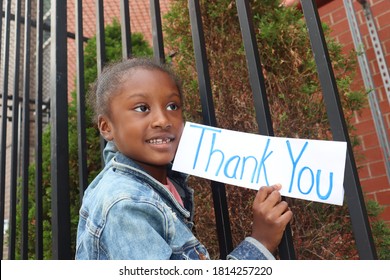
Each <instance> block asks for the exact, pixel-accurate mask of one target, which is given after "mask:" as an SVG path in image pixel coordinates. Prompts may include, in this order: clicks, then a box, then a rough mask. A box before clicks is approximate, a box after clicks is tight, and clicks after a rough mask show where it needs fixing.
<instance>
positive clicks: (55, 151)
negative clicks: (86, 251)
mask: <svg viewBox="0 0 390 280" xmlns="http://www.w3.org/2000/svg"><path fill="white" fill-rule="evenodd" d="M67 2H68V1H66V0H63V1H56V0H52V1H51V7H52V15H51V61H50V64H51V76H50V89H51V90H50V108H51V119H50V124H51V183H52V194H51V196H52V202H51V203H52V234H53V236H52V240H53V241H52V242H53V244H52V246H53V247H52V249H53V258H54V259H71V245H70V244H71V242H70V203H69V155H68V150H69V149H68V146H69V144H68V79H67V75H68V74H67V71H68V67H67V24H66V21H67V12H66V11H67Z"/></svg>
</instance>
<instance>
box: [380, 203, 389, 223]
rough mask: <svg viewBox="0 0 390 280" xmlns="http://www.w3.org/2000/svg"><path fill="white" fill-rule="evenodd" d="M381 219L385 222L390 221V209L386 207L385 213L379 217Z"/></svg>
mask: <svg viewBox="0 0 390 280" xmlns="http://www.w3.org/2000/svg"><path fill="white" fill-rule="evenodd" d="M379 218H380V219H382V220H384V221H390V207H389V206H385V207H384V210H383V212H382V213H381V214H380V215H379Z"/></svg>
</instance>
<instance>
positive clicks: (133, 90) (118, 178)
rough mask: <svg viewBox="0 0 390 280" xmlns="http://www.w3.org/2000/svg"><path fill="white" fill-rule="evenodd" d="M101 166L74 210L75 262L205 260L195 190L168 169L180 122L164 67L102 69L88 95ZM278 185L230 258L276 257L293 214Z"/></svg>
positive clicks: (135, 64) (259, 199)
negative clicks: (196, 225)
mask: <svg viewBox="0 0 390 280" xmlns="http://www.w3.org/2000/svg"><path fill="white" fill-rule="evenodd" d="M92 97H93V100H92V101H93V102H92V105H93V108H94V110H95V113H96V119H97V124H98V128H99V130H100V133H101V135H102V136H103V137H104V139H105V140H107V141H108V143H107V146H106V148H105V151H104V156H105V159H106V166H105V167H104V169H103V170H102V171H101V172H100V173H99V175H98V176H97V177H96V178H95V179H94V180H93V181H92V183H91V184H90V185H89V187H88V188H87V190H86V192H85V195H84V198H83V203H82V206H81V209H80V220H79V225H78V232H77V250H76V259H95V260H96V259H99V260H100V259H101V260H107V259H123V260H124V259H141V260H142V259H208V258H209V254H208V253H207V250H206V248H205V247H204V246H203V245H202V244H201V243H200V242H199V241H198V240H197V239H196V238H195V236H194V235H193V234H192V232H191V228H192V226H193V223H192V221H193V190H192V189H190V188H189V187H188V186H187V184H186V175H184V174H181V173H178V172H174V171H172V170H171V161H172V160H173V158H174V156H175V153H176V149H177V146H178V143H179V140H180V136H181V133H182V130H183V127H184V120H183V114H182V107H181V106H182V92H181V88H180V83H179V81H178V79H177V78H176V76H175V75H174V74H173V73H172V72H171V71H170V70H169V69H168V68H166V66H164V65H161V64H158V63H155V62H153V61H152V60H148V59H140V58H135V59H129V60H126V61H123V62H120V63H117V64H113V65H111V66H107V67H106V68H105V70H104V71H103V73H102V74H101V75H100V76H99V78H98V79H97V81H96V82H95V85H94V87H93V92H92ZM280 188H281V186H280V185H276V186H272V187H262V188H260V190H259V191H258V193H257V195H256V197H255V200H254V204H253V217H254V221H253V229H252V236H250V237H247V238H246V239H245V240H243V241H242V242H241V243H240V244H239V245H238V246H237V247H236V248H235V249H234V250H233V252H231V253H230V255H229V256H228V258H229V259H274V257H273V255H272V253H273V252H274V251H275V250H276V248H277V246H278V244H279V242H280V240H281V237H282V234H283V231H284V229H285V227H286V225H287V223H288V222H289V221H290V220H291V218H292V212H291V211H290V210H289V208H288V205H287V203H286V202H284V201H281V196H280V193H279V191H278V190H280Z"/></svg>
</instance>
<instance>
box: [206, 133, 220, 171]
mask: <svg viewBox="0 0 390 280" xmlns="http://www.w3.org/2000/svg"><path fill="white" fill-rule="evenodd" d="M215 138H216V134H215V133H213V140H211V148H210V154H209V161H208V162H207V166H206V170H205V171H206V172H207V170H209V165H210V161H211V156H212V155H213V154H214V153H216V152H218V153H220V154H221V156H222V159H221V163H220V164H219V167H218V169H217V172H216V173H215V176H218V174H219V171H220V170H221V167H222V164H223V160H224V159H225V155H224V153H223V152H222V151H221V150H219V149H215V150H213V149H214V143H215Z"/></svg>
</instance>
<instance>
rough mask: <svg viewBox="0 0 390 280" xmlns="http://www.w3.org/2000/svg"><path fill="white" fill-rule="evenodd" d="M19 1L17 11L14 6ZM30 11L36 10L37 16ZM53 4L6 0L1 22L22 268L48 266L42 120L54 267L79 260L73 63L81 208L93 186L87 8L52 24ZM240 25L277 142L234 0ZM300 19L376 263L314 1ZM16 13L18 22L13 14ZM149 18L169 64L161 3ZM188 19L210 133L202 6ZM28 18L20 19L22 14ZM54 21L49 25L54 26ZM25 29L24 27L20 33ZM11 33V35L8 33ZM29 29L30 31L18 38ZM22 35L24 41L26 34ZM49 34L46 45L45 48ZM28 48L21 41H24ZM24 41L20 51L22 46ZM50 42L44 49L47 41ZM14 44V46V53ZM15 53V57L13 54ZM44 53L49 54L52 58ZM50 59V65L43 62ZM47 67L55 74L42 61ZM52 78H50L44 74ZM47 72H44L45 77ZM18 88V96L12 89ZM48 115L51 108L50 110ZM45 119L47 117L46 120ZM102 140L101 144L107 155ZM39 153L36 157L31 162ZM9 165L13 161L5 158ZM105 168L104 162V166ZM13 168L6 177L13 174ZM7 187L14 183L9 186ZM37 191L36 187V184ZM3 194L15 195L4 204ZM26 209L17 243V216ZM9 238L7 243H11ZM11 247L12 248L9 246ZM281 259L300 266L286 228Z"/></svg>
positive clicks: (98, 10)
mask: <svg viewBox="0 0 390 280" xmlns="http://www.w3.org/2000/svg"><path fill="white" fill-rule="evenodd" d="M14 2H15V7H14V6H13V4H12V3H14ZM32 3H36V6H34V7H33V5H32ZM45 3H46V4H47V1H43V0H37V1H30V0H27V1H21V0H18V1H11V0H7V1H4V4H5V5H4V7H3V1H0V6H1V7H2V8H4V10H3V11H2V21H1V23H0V30H1V32H2V34H1V35H2V36H0V38H1V39H0V40H2V41H1V42H0V43H1V44H0V47H1V51H2V54H3V55H2V56H1V58H0V59H1V62H0V65H1V72H0V73H1V79H2V81H1V82H2V92H1V102H2V103H1V137H0V141H1V143H0V148H1V155H0V183H1V186H0V187H1V188H0V196H1V197H0V198H1V207H0V218H1V219H3V220H4V218H8V217H6V215H5V213H6V211H5V210H6V208H5V207H6V205H7V207H9V211H8V212H9V227H8V231H7V235H4V230H5V228H4V224H3V223H2V224H1V233H0V241H1V243H2V249H1V253H2V258H3V256H4V253H5V252H4V251H3V248H6V250H7V253H8V254H7V256H8V257H7V258H8V259H15V258H17V256H18V257H19V258H21V259H28V258H35V259H43V258H45V252H44V249H43V246H44V245H43V239H44V235H45V232H44V225H43V219H44V217H43V208H44V207H45V206H44V205H43V204H44V203H43V201H42V197H43V196H44V192H45V190H43V189H42V185H43V180H44V178H43V177H44V176H43V170H42V166H43V157H42V146H43V131H44V129H45V123H44V119H43V116H45V115H46V114H47V116H48V118H49V119H50V129H51V133H50V143H51V155H50V170H51V174H50V181H51V194H50V195H51V205H50V207H51V215H52V216H51V231H50V233H46V234H50V235H51V238H52V252H51V254H52V258H53V259H73V258H74V256H73V253H72V249H71V243H72V242H71V241H72V240H71V238H74V237H72V233H71V219H74V218H75V217H72V216H71V209H70V190H69V188H70V186H69V184H70V180H69V176H70V175H69V172H70V168H69V154H68V151H69V140H68V136H69V133H68V101H69V98H68V92H69V89H68V81H69V79H73V77H68V63H69V61H72V63H74V64H75V65H76V67H75V68H76V98H77V135H78V142H77V145H78V165H79V166H78V168H79V169H78V173H79V174H78V176H79V177H78V180H79V182H78V184H79V185H78V187H79V193H80V201H81V199H82V197H83V194H84V191H85V190H86V188H87V184H88V175H89V174H88V167H87V160H88V157H87V149H88V147H87V135H86V129H87V127H86V126H87V124H86V115H85V112H86V92H85V76H84V74H85V69H84V68H85V65H84V47H85V42H86V41H88V39H89V38H86V37H84V34H85V27H84V26H83V16H84V13H83V9H84V6H83V1H82V0H77V1H74V2H72V1H65V0H64V1H55V0H52V1H51V7H50V21H48V20H47V17H46V16H47V14H48V9H46V10H45ZM130 3H131V1H129V0H120V3H119V5H120V11H119V13H120V14H119V15H118V18H120V25H121V40H122V42H121V43H122V44H121V47H122V58H123V59H126V58H128V57H131V56H132V53H133V49H132V41H131V26H130V20H131V18H132V17H131V13H132V11H131V10H130ZM105 4H106V5H108V1H103V0H97V1H95V6H94V9H95V10H94V12H95V15H96V22H95V23H96V62H97V75H100V73H101V72H102V70H103V68H104V66H105V64H106V63H107V57H106V42H105V40H106V39H105V33H104V32H105V24H104V23H105V19H104V12H105V7H104V5H105ZM69 5H74V11H75V12H74V14H68V13H67V11H68V7H69ZM236 6H237V16H238V19H239V24H240V28H241V35H242V41H243V46H244V49H245V56H246V62H247V68H248V74H249V82H250V86H251V90H252V93H253V107H254V109H255V112H256V122H257V125H258V130H259V133H260V134H262V135H269V136H273V135H274V131H273V127H272V119H271V114H270V109H269V104H268V99H267V94H266V87H265V77H264V76H263V72H262V70H263V69H262V66H261V61H260V55H259V48H258V46H257V42H256V35H255V31H254V28H253V22H252V20H253V17H252V15H251V8H250V1H248V0H237V1H236ZM301 6H302V10H303V17H304V19H305V20H306V23H307V27H308V32H309V33H308V34H309V37H310V41H311V46H312V51H313V54H314V57H315V62H316V65H317V71H318V76H319V80H320V83H321V87H322V90H323V93H324V100H325V104H326V109H327V113H328V117H329V120H330V125H331V129H332V133H333V136H334V139H335V140H339V141H346V142H347V144H348V155H347V163H346V171H345V190H346V198H347V202H348V207H349V212H350V215H351V220H352V227H353V233H354V235H355V239H356V244H357V247H358V251H359V256H360V258H362V259H376V258H377V255H376V252H375V247H374V243H373V239H372V233H371V229H370V225H369V223H368V218H367V213H366V209H365V205H364V200H363V196H362V191H361V186H360V183H359V179H358V176H357V170H356V164H355V160H354V157H353V153H352V148H351V143H350V140H349V137H348V131H347V129H346V124H345V119H344V116H343V112H342V108H341V105H340V100H339V97H338V89H337V86H336V83H335V77H334V74H333V72H332V66H331V62H330V59H329V55H328V53H327V46H326V42H325V40H324V35H323V31H322V28H321V22H320V20H319V16H318V11H317V7H316V5H315V1H314V0H302V1H301ZM11 7H14V8H12V11H13V13H11ZM149 8H150V10H149V12H150V19H151V26H150V28H151V34H152V42H153V56H154V59H156V60H159V61H162V62H165V60H166V54H165V48H164V38H163V29H162V20H161V7H160V1H158V0H150V1H149ZM188 8H189V18H190V26H189V27H188V28H189V29H191V34H192V44H193V49H194V57H195V66H196V71H197V78H198V86H199V95H200V103H201V108H202V118H203V123H204V124H206V125H210V126H218V124H217V120H216V113H215V109H214V103H213V92H212V87H211V81H210V79H211V78H210V74H209V63H208V58H207V54H206V51H207V48H206V45H207V42H205V38H204V30H203V23H202V15H201V4H200V1H199V0H189V1H188ZM22 9H24V16H22V13H21V10H22ZM68 17H74V22H75V27H74V30H75V32H74V33H71V32H69V31H68V30H73V28H69V26H67V19H68ZM48 22H50V24H49V23H48ZM22 23H23V24H22ZM11 27H13V29H12V28H11ZM22 28H24V29H22ZM23 31H24V32H23ZM47 32H50V33H49V37H50V40H49V41H50V42H49V43H45V42H46V41H45V40H46V39H45V38H46V37H45V36H46V35H47V34H48V33H47ZM22 39H24V40H23V41H22ZM68 39H72V40H73V41H74V44H75V49H76V55H75V57H68V53H69V52H68V42H69V40H68ZM21 42H23V43H21ZM47 42H48V41H47ZM11 43H12V44H11ZM11 45H12V46H13V48H12V49H11V48H10V46H11ZM48 50H49V51H50V52H48ZM45 59H46V60H45ZM47 60H49V62H50V63H49V65H50V66H49V67H47V65H46V64H45V61H47ZM45 67H46V68H49V69H50V70H47V69H46V68H45ZM45 69H46V72H45ZM20 73H23V74H22V75H20ZM45 83H49V84H50V86H49V90H48V92H49V93H50V95H49V96H48V97H47V96H45V95H44V91H45V89H44V86H45ZM10 84H11V85H12V90H11V89H10ZM47 108H48V109H47ZM46 110H48V111H49V114H48V113H47V111H46ZM104 145H105V141H104V140H103V139H102V138H101V147H100V148H101V149H103V147H104ZM31 150H34V157H32V155H31ZM8 153H9V154H10V157H7V154H8ZM31 165H34V167H35V173H34V183H33V184H34V188H33V189H29V181H30V179H31V178H30V177H29V175H30V173H29V167H30V166H31ZM103 165H104V161H103V158H102V160H101V166H103ZM8 166H10V168H7V167H8ZM8 177H9V178H10V180H8V179H7V178H8ZM19 178H21V186H22V188H21V193H20V196H18V193H17V187H18V181H19ZM30 185H31V182H30ZM6 190H7V192H9V193H10V195H9V197H6ZM30 192H33V193H34V200H35V201H34V203H35V209H34V215H35V217H34V225H35V237H36V238H35V244H34V246H35V256H33V257H32V256H29V255H28V249H29V248H28V246H30V244H29V243H28V234H29V216H28V215H29V211H30V209H29V206H30V205H29V201H28V200H29V193H30ZM211 193H212V197H213V203H214V213H215V221H216V225H215V227H216V231H217V236H218V242H219V257H220V258H221V259H225V258H226V256H227V255H228V254H229V252H231V251H232V249H233V241H232V231H231V225H230V220H229V211H228V201H227V197H226V190H225V185H224V184H222V183H219V182H214V181H213V182H211ZM18 206H21V213H22V215H21V227H20V228H21V230H20V234H21V236H17V235H16V229H17V225H16V222H17V221H16V211H17V207H18ZM5 236H6V237H7V238H8V239H7V240H5ZM17 240H20V242H21V251H20V252H16V246H15V243H16V242H17ZM5 245H6V246H5ZM279 255H280V258H281V259H295V258H296V256H295V252H294V246H293V237H292V233H291V228H290V226H289V225H288V226H287V228H286V231H285V233H284V235H283V238H282V242H281V244H280V246H279Z"/></svg>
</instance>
